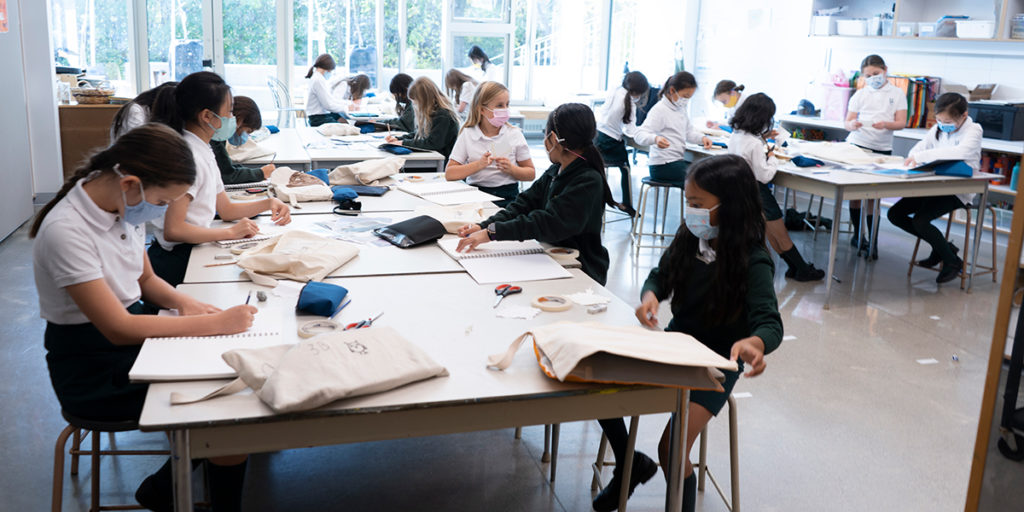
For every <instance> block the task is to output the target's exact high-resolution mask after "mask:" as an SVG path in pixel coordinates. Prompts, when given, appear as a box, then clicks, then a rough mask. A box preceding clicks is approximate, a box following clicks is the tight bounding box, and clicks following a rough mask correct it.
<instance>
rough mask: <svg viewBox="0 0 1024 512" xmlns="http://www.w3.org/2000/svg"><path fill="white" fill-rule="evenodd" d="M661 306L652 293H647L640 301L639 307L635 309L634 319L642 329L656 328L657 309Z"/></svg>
mask: <svg viewBox="0 0 1024 512" xmlns="http://www.w3.org/2000/svg"><path fill="white" fill-rule="evenodd" d="M660 305H661V301H659V300H658V297H657V296H656V295H654V292H647V293H645V294H644V297H643V300H641V301H640V307H638V308H636V319H637V320H640V323H641V324H642V325H643V326H644V327H649V328H651V329H657V328H658V307H659V306H660Z"/></svg>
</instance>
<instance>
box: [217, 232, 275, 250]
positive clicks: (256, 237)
mask: <svg viewBox="0 0 1024 512" xmlns="http://www.w3.org/2000/svg"><path fill="white" fill-rule="evenodd" d="M273 236H274V235H267V234H259V235H253V236H251V237H249V238H239V239H237V240H217V245H219V246H220V247H224V248H227V247H232V246H235V245H238V244H244V243H246V242H262V241H264V240H269V239H270V238H271V237H273Z"/></svg>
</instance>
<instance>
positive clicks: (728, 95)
mask: <svg viewBox="0 0 1024 512" xmlns="http://www.w3.org/2000/svg"><path fill="white" fill-rule="evenodd" d="M746 88H747V87H746V86H745V85H736V82H733V81H732V80H722V81H719V82H718V83H717V84H715V92H714V93H712V95H711V98H712V99H714V100H715V101H716V102H718V103H719V104H721V105H722V106H723V107H725V119H724V120H722V121H710V120H709V121H708V123H707V127H708V128H719V127H721V126H723V125H725V126H728V125H729V120H731V119H732V116H733V114H735V113H736V109H738V108H740V105H742V104H743V102H744V101H745V100H746V99H747V95H744V94H743V91H744V90H746Z"/></svg>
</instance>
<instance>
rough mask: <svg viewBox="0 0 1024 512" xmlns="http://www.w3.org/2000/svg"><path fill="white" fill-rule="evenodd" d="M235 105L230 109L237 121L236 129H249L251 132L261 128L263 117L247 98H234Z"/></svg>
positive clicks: (254, 103)
mask: <svg viewBox="0 0 1024 512" xmlns="http://www.w3.org/2000/svg"><path fill="white" fill-rule="evenodd" d="M234 99H235V104H234V106H232V107H231V113H232V114H234V115H235V119H237V120H238V127H239V128H241V127H243V126H244V127H246V128H250V129H252V130H253V131H256V130H259V129H260V128H261V127H263V115H262V114H260V107H259V106H257V105H256V102H255V101H253V100H252V98H250V97H248V96H235V98H234Z"/></svg>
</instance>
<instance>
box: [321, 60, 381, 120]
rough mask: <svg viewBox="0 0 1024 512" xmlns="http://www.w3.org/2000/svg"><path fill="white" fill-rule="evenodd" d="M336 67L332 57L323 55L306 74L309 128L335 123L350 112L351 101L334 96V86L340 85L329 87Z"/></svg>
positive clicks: (336, 83) (335, 83)
mask: <svg viewBox="0 0 1024 512" xmlns="http://www.w3.org/2000/svg"><path fill="white" fill-rule="evenodd" d="M336 67H337V64H335V62H334V57H331V55H330V54H329V53H325V54H322V55H320V56H319V57H317V58H316V61H315V62H313V65H312V66H310V67H309V71H308V72H307V73H306V79H307V80H309V91H308V92H307V93H306V117H307V118H308V119H309V125H310V126H320V125H322V124H325V123H336V122H338V120H339V119H342V118H343V117H346V115H345V113H346V112H348V111H349V110H352V102H351V101H349V100H347V99H345V98H340V97H338V96H336V95H335V94H334V85H338V84H339V83H340V82H334V85H331V75H332V74H333V73H334V69H335V68H336ZM367 83H369V80H367Z"/></svg>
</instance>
